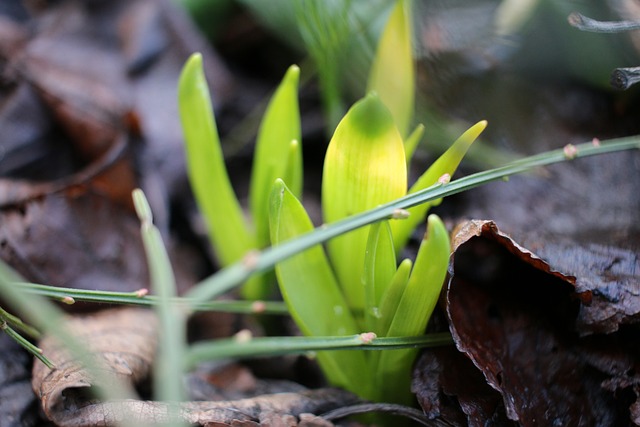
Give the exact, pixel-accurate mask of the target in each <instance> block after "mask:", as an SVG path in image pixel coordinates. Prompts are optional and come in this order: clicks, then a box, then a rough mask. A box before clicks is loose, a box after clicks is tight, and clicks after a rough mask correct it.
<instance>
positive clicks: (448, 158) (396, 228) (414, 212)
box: [391, 120, 487, 252]
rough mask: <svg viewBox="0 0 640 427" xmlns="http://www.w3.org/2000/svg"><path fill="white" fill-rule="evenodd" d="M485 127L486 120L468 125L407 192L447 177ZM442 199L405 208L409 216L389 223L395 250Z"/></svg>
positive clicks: (400, 248) (423, 187)
mask: <svg viewBox="0 0 640 427" xmlns="http://www.w3.org/2000/svg"><path fill="white" fill-rule="evenodd" d="M486 127H487V122H486V121H484V120H483V121H481V122H478V123H476V124H475V125H473V126H472V127H470V128H469V129H468V130H467V131H466V132H465V133H463V134H462V135H461V136H460V138H458V139H457V140H456V141H455V142H454V143H453V144H452V145H451V147H449V149H448V150H447V151H445V152H444V153H443V154H442V155H441V156H440V157H439V158H438V159H437V160H436V161H435V162H433V164H432V165H431V166H430V167H429V169H427V171H426V172H425V173H424V174H422V176H420V178H418V180H417V181H416V182H415V184H413V185H412V186H411V188H410V189H409V194H412V193H415V192H417V191H420V190H424V189H425V188H428V187H430V186H432V185H434V184H435V183H437V182H438V180H439V179H440V177H442V176H443V175H445V174H449V177H451V176H452V175H453V173H454V172H455V171H456V169H457V168H458V165H459V164H460V162H461V161H462V158H463V157H464V155H465V154H466V153H467V150H469V147H471V144H472V143H473V142H474V141H475V140H476V139H477V138H478V136H479V135H480V134H481V133H482V131H483V130H484V129H485V128H486ZM441 201H442V199H437V200H432V201H430V202H428V203H423V204H420V205H419V206H415V207H413V208H410V209H407V210H408V211H409V214H410V215H409V218H407V219H405V220H404V221H394V222H393V223H392V224H391V230H392V231H393V238H394V243H395V247H396V251H397V252H400V251H401V250H402V248H404V247H405V245H406V244H407V241H408V240H409V237H411V233H412V232H413V230H415V228H416V227H417V226H418V224H420V223H421V222H422V221H424V217H425V215H426V214H427V212H428V210H429V208H430V207H431V206H437V205H438V204H439V203H440V202H441Z"/></svg>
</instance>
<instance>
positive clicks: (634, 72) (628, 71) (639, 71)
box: [611, 67, 640, 90]
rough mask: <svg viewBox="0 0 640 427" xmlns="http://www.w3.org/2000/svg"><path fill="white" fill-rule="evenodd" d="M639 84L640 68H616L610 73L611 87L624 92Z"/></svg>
mask: <svg viewBox="0 0 640 427" xmlns="http://www.w3.org/2000/svg"><path fill="white" fill-rule="evenodd" d="M638 82H640V67H630V68H616V69H615V70H613V73H611V86H613V87H614V88H615V89H620V90H625V89H629V87H631V86H632V85H634V84H636V83H638Z"/></svg>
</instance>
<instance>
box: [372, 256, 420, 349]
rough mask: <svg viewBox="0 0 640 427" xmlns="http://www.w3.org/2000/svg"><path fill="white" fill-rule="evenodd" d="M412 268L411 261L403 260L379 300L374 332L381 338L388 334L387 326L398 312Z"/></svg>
mask: <svg viewBox="0 0 640 427" xmlns="http://www.w3.org/2000/svg"><path fill="white" fill-rule="evenodd" d="M412 266H413V261H411V260H410V259H408V258H407V259H404V260H403V261H402V262H401V263H400V265H399V266H398V269H397V270H396V272H395V273H394V275H393V277H392V278H391V281H390V283H389V285H388V286H387V289H386V291H385V293H384V294H383V295H382V298H381V300H380V318H379V319H378V327H377V331H376V332H377V333H378V335H379V336H381V337H386V336H387V333H388V332H389V326H390V325H391V321H392V320H393V317H394V316H395V314H396V311H397V310H398V305H399V304H400V299H401V298H402V294H403V293H404V289H405V288H406V286H407V282H408V281H409V274H410V273H411V267H412Z"/></svg>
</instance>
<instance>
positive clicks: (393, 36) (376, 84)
mask: <svg viewBox="0 0 640 427" xmlns="http://www.w3.org/2000/svg"><path fill="white" fill-rule="evenodd" d="M410 9H411V8H410V4H409V0H397V1H396V5H395V7H394V8H393V10H392V11H391V15H390V16H389V21H388V22H387V25H386V27H385V29H384V31H383V33H382V36H381V38H380V41H379V42H378V48H377V51H376V56H375V58H374V60H373V64H372V66H371V72H370V75H369V84H368V88H367V90H368V91H375V92H377V93H378V94H379V95H380V99H381V100H382V102H383V103H384V104H385V105H386V106H387V107H388V108H389V110H390V111H391V114H392V115H393V118H394V120H395V121H396V124H397V126H398V129H399V130H400V133H401V134H402V136H403V137H404V136H406V135H407V132H408V131H409V124H410V122H411V118H412V116H413V108H414V105H413V104H414V93H415V70H414V64H413V52H412V51H411V17H410Z"/></svg>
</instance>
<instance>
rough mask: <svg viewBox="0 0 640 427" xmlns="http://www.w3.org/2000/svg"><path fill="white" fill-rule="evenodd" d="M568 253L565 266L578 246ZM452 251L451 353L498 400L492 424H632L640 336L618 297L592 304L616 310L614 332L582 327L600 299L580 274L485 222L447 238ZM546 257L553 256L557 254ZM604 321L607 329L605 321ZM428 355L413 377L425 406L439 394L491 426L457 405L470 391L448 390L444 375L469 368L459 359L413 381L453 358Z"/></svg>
mask: <svg viewBox="0 0 640 427" xmlns="http://www.w3.org/2000/svg"><path fill="white" fill-rule="evenodd" d="M537 237H538V238H539V236H537ZM573 247H574V249H573V251H574V253H571V252H564V253H562V256H563V257H564V259H567V258H569V257H571V256H572V255H573V256H575V251H577V250H578V249H579V247H576V246H575V245H574V246H573ZM454 249H455V253H454V257H453V264H452V277H451V280H450V282H449V285H448V287H447V290H446V294H445V298H446V312H447V316H448V318H449V322H450V329H451V332H452V334H453V336H454V341H455V343H456V347H457V349H458V350H459V351H460V352H462V353H463V354H464V355H466V357H468V358H469V360H470V361H471V362H472V363H473V365H475V368H476V369H477V370H478V371H479V372H480V373H481V374H482V376H483V377H484V380H485V382H486V384H488V385H489V386H491V387H492V388H493V389H494V390H495V391H497V392H498V393H499V395H500V397H501V402H500V405H503V406H504V410H505V413H504V414H503V415H502V416H501V417H498V420H501V421H500V422H507V420H513V421H517V422H518V423H519V424H520V425H627V424H629V423H630V422H632V423H636V424H637V423H638V419H637V415H636V414H635V412H634V411H637V409H635V405H636V403H635V402H637V400H638V394H637V393H638V390H639V388H638V386H639V382H640V376H639V375H638V368H639V367H640V365H639V362H638V361H640V343H639V342H638V340H637V337H638V336H640V335H639V330H638V321H637V316H636V315H631V316H627V315H626V314H625V310H627V308H625V310H623V311H622V312H620V311H617V310H616V306H620V305H625V304H624V302H623V301H624V300H620V301H613V302H611V301H607V300H606V296H605V298H602V300H601V302H600V305H601V306H605V307H607V308H608V309H609V310H611V311H613V312H616V314H617V317H616V318H618V319H620V322H619V324H616V325H615V326H616V327H615V329H613V331H616V332H613V331H610V330H605V331H604V332H608V333H597V334H596V333H592V332H594V331H593V330H591V329H589V328H587V329H585V326H584V325H591V324H590V323H589V321H590V320H591V319H592V315H591V313H590V311H589V310H590V309H591V307H592V306H593V302H594V301H595V300H597V299H598V298H600V295H599V294H598V293H597V292H593V291H594V289H589V283H583V284H582V285H581V286H578V285H576V283H577V282H579V277H578V278H576V277H574V276H573V275H569V274H566V273H562V272H559V271H558V270H556V267H555V266H552V265H550V264H548V263H547V262H545V260H543V259H542V258H540V257H539V256H538V255H537V254H534V253H532V252H530V251H529V250H527V249H525V248H523V247H522V246H520V245H519V244H518V243H516V242H515V241H514V240H512V239H511V238H510V237H509V236H507V235H505V234H503V233H501V232H500V231H499V230H498V229H497V227H496V226H495V224H494V223H493V222H489V221H470V222H468V223H465V224H464V225H463V226H462V227H460V228H459V230H458V233H457V234H456V237H455V238H454ZM546 255H549V254H548V253H547V254H546ZM549 256H551V257H552V259H554V256H555V258H557V257H558V254H557V253H555V254H552V255H549ZM578 259H579V260H582V261H583V262H582V263H580V265H585V262H584V260H585V259H590V258H589V254H588V253H586V252H585V253H583V256H582V258H578ZM636 263H637V259H636ZM587 265H588V263H587ZM631 265H632V266H633V264H631ZM637 271H638V269H637V267H632V268H631V269H629V270H628V271H626V272H625V274H627V275H628V276H629V277H630V278H631V279H632V281H633V283H634V284H635V288H634V287H633V285H632V286H630V287H629V289H628V293H630V294H632V293H633V292H634V289H635V290H636V291H637V283H638V277H637ZM589 277H591V275H590V276H589ZM595 286H598V285H597V284H595ZM617 286H618V287H619V288H623V287H624V282H623V281H619V282H617ZM623 292H624V291H623ZM636 298H637V297H636ZM626 301H628V302H629V303H631V306H632V307H631V308H633V306H635V304H637V301H635V300H634V299H633V298H626ZM606 324H607V325H609V324H611V319H609V318H608V319H607V322H606ZM599 332H603V331H599ZM586 333H590V335H585V334H586ZM429 353H430V354H429V355H428V356H423V359H421V361H420V362H419V364H418V367H417V377H416V379H414V388H416V389H417V393H418V397H419V399H420V401H421V404H422V405H423V407H425V409H426V408H433V407H434V402H435V403H436V404H438V403H440V404H441V401H442V399H441V398H440V396H441V395H445V396H447V397H448V398H449V399H451V398H453V397H456V398H457V400H458V403H457V405H459V407H460V408H461V409H462V410H463V411H464V413H465V414H467V415H468V417H469V423H470V424H472V425H479V424H483V423H484V422H488V421H489V420H492V419H494V418H493V417H494V416H495V412H489V411H484V412H480V411H472V410H470V408H469V407H468V406H465V405H464V403H466V402H465V401H464V398H465V397H466V396H465V395H466V394H467V393H468V392H469V391H470V390H474V388H472V387H469V386H468V385H467V386H465V387H463V388H462V389H457V390H456V389H455V388H451V383H452V382H455V378H456V375H457V374H455V375H448V374H447V373H448V372H452V371H454V372H460V371H461V367H462V368H464V367H467V368H469V365H468V363H466V364H465V363H462V362H460V363H459V364H456V365H454V366H456V367H455V368H454V369H448V370H446V369H444V368H443V367H440V369H443V370H442V371H441V372H440V378H443V379H442V380H441V381H440V383H436V384H435V385H434V384H430V385H429V386H428V387H424V386H420V383H419V382H415V381H417V379H419V378H423V377H426V376H427V375H428V372H429V370H434V367H433V364H434V363H440V364H444V363H448V364H450V365H451V364H453V360H455V359H454V358H451V357H446V358H443V357H442V356H439V354H438V353H435V352H429ZM436 367H438V365H436ZM424 370H427V372H423V371H424ZM476 376H477V374H476ZM470 378H473V376H470ZM432 381H433V380H432ZM471 384H474V383H473V382H471ZM476 389H477V388H476ZM427 390H428V391H427ZM477 390H481V388H480V389H477ZM492 399H495V392H494V391H490V392H489V390H485V391H484V393H482V392H481V393H480V394H479V395H478V396H476V397H475V399H473V400H472V402H473V403H474V405H475V407H478V406H479V405H480V402H486V401H487V400H488V401H489V402H495V400H492ZM425 405H426V406H425ZM500 405H498V407H499V406H500ZM436 408H437V406H436ZM491 408H494V406H491ZM437 414H438V412H437V411H436V413H435V414H434V415H437ZM494 420H495V419H494Z"/></svg>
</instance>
